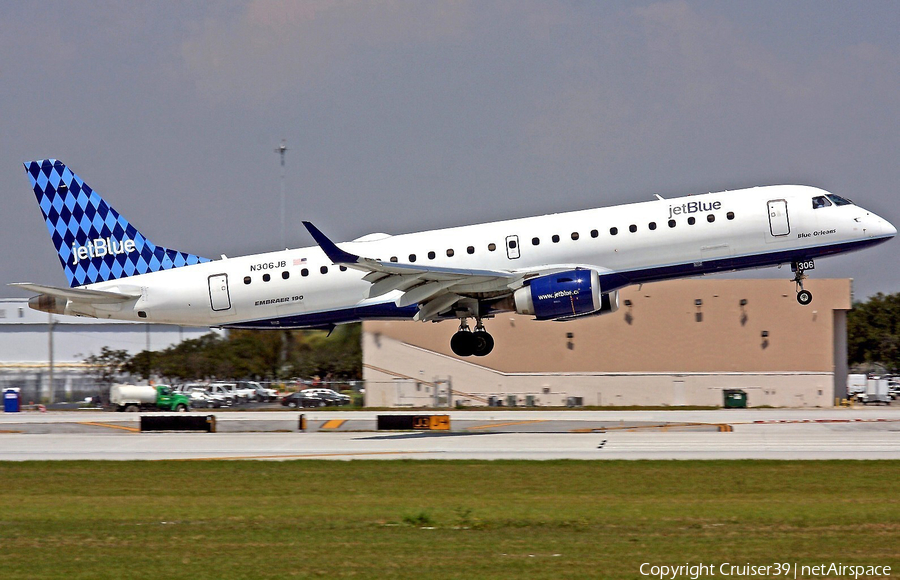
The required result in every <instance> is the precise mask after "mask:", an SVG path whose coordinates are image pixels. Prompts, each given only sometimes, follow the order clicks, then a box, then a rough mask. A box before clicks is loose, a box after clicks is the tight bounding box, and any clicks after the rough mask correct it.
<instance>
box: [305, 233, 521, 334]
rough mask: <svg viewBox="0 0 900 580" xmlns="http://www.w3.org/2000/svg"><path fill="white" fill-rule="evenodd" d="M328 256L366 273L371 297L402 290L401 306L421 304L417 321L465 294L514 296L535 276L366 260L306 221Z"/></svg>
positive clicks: (445, 309) (439, 311)
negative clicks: (513, 293) (517, 290)
mask: <svg viewBox="0 0 900 580" xmlns="http://www.w3.org/2000/svg"><path fill="white" fill-rule="evenodd" d="M303 225H304V226H306V229H307V230H309V233H310V234H311V235H312V237H313V239H314V240H315V241H316V243H317V244H319V247H320V248H322V251H323V252H325V255H326V256H328V258H329V259H330V260H331V261H332V262H334V263H335V264H337V265H339V266H346V267H347V268H353V269H355V270H360V271H362V272H366V273H367V274H366V275H365V276H364V277H363V279H364V280H366V281H367V282H370V283H371V284H372V286H370V287H369V295H368V298H375V297H377V296H382V295H384V294H388V293H390V292H393V291H394V290H401V291H403V295H402V296H400V298H398V299H397V305H398V306H401V307H402V306H409V305H411V304H419V313H418V314H417V315H416V320H430V319H433V318H436V317H437V316H438V315H440V314H441V313H442V312H446V311H447V310H449V309H450V308H452V307H453V306H454V305H455V304H456V302H457V301H459V299H460V298H462V294H464V293H466V292H499V293H507V292H508V293H511V292H512V290H513V289H515V288H516V287H518V286H521V284H522V280H524V279H525V278H527V277H530V276H531V275H533V274H530V273H529V272H517V271H511V270H479V269H466V268H445V267H439V266H425V265H419V264H400V263H397V262H385V261H382V260H376V259H373V258H367V257H363V256H358V255H356V254H351V253H349V252H346V251H344V250H342V249H340V248H339V247H337V245H336V244H335V243H334V242H332V241H331V240H330V239H329V238H328V237H327V236H326V235H325V234H323V233H322V232H321V231H320V230H319V229H318V228H317V227H316V226H314V225H313V224H312V223H310V222H307V221H305V222H303Z"/></svg>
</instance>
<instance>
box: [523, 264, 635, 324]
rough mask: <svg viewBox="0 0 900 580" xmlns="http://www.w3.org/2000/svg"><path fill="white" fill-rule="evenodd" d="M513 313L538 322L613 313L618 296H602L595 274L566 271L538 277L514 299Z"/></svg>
mask: <svg viewBox="0 0 900 580" xmlns="http://www.w3.org/2000/svg"><path fill="white" fill-rule="evenodd" d="M513 299H514V301H515V307H516V312H518V313H519V314H531V315H534V317H535V318H536V319H537V320H561V319H562V320H565V319H567V318H577V317H580V316H590V315H594V314H605V313H607V312H615V311H616V310H618V308H619V294H618V292H611V293H609V294H601V292H600V275H599V274H598V273H597V271H596V270H567V271H565V272H557V273H556V274H548V275H546V276H539V277H537V278H534V279H532V280H531V281H530V283H529V285H527V286H523V287H522V288H519V289H518V290H516V292H515V294H514V295H513Z"/></svg>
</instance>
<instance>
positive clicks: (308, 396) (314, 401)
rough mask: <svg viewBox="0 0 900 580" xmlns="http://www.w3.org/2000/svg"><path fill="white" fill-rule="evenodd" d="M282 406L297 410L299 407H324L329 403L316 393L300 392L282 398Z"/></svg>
mask: <svg viewBox="0 0 900 580" xmlns="http://www.w3.org/2000/svg"><path fill="white" fill-rule="evenodd" d="M281 404H282V405H284V406H285V407H290V408H291V409H296V408H297V407H324V406H325V405H327V404H328V403H326V402H325V401H323V400H322V398H321V397H319V396H318V395H316V394H315V393H307V392H305V391H299V392H296V393H291V394H289V395H285V396H284V397H282V398H281Z"/></svg>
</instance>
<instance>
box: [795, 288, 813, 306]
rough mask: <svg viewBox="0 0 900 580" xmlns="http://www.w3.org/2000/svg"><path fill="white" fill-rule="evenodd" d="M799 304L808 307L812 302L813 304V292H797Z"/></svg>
mask: <svg viewBox="0 0 900 580" xmlns="http://www.w3.org/2000/svg"><path fill="white" fill-rule="evenodd" d="M797 302H799V303H800V304H802V305H803V306H806V305H807V304H809V303H810V302H812V292H810V291H809V290H801V291H799V292H797Z"/></svg>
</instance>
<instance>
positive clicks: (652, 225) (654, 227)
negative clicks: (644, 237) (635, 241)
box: [647, 222, 656, 230]
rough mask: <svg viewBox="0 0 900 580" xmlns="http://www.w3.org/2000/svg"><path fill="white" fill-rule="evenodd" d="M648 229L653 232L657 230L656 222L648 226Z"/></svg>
mask: <svg viewBox="0 0 900 580" xmlns="http://www.w3.org/2000/svg"><path fill="white" fill-rule="evenodd" d="M647 227H648V228H650V229H651V230H655V229H656V222H650V223H649V224H647Z"/></svg>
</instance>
